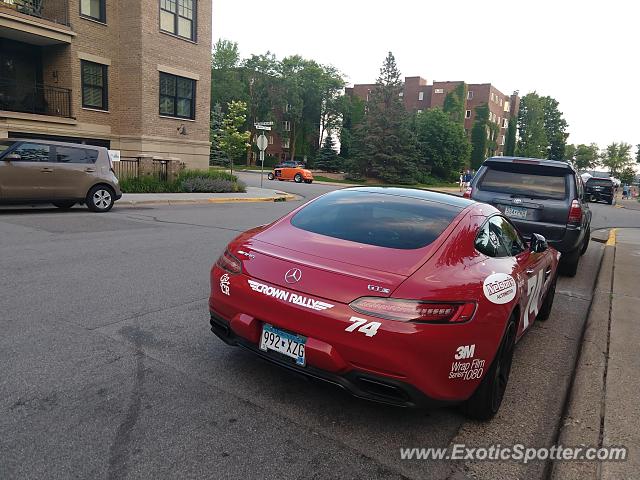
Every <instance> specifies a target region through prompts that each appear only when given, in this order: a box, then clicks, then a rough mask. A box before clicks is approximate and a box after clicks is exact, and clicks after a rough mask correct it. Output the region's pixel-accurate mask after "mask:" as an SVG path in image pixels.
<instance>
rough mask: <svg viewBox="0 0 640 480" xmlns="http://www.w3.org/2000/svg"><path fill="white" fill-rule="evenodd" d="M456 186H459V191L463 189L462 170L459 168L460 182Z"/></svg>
mask: <svg viewBox="0 0 640 480" xmlns="http://www.w3.org/2000/svg"><path fill="white" fill-rule="evenodd" d="M458 187H460V191H462V190H464V171H463V170H460V182H459V184H458Z"/></svg>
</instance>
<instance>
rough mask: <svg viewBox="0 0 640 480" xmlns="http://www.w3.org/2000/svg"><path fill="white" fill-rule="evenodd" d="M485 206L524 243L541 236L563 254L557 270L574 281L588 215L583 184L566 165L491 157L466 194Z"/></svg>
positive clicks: (585, 244)
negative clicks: (501, 215) (493, 209)
mask: <svg viewBox="0 0 640 480" xmlns="http://www.w3.org/2000/svg"><path fill="white" fill-rule="evenodd" d="M465 196H466V197H470V198H473V199H474V200H477V201H479V202H484V203H489V204H491V205H493V206H494V207H496V208H497V209H499V210H500V211H501V212H502V213H504V214H505V216H507V217H509V218H510V219H511V221H512V222H513V223H514V224H515V225H516V226H517V227H518V230H520V232H521V233H522V234H523V235H524V237H525V238H527V239H528V238H530V237H531V235H532V234H533V233H539V234H542V235H543V236H544V237H545V238H546V240H547V242H548V243H549V245H551V246H552V247H554V248H555V249H556V250H558V251H559V252H561V253H562V257H561V260H560V271H561V272H562V273H563V274H564V275H568V276H571V277H572V276H574V275H575V274H576V271H577V268H578V262H579V260H580V256H581V255H582V254H583V253H584V252H585V251H586V250H587V247H588V245H589V237H590V235H591V233H590V226H591V211H590V210H589V205H588V203H587V202H586V200H585V193H584V185H583V183H582V179H581V178H580V176H579V175H578V174H577V173H576V171H575V170H574V169H573V167H571V165H569V164H568V163H566V162H558V161H555V160H540V159H535V158H519V157H492V158H489V159H487V160H485V162H484V163H483V164H482V167H480V169H479V170H478V173H477V174H476V175H475V177H474V178H473V181H472V182H471V186H470V187H469V188H468V189H467V192H465Z"/></svg>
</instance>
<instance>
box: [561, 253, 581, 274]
mask: <svg viewBox="0 0 640 480" xmlns="http://www.w3.org/2000/svg"><path fill="white" fill-rule="evenodd" d="M579 261H580V250H579V249H578V250H574V251H573V252H569V253H565V254H563V255H562V257H560V273H562V274H563V275H565V276H567V277H575V276H576V272H577V271H578V262H579Z"/></svg>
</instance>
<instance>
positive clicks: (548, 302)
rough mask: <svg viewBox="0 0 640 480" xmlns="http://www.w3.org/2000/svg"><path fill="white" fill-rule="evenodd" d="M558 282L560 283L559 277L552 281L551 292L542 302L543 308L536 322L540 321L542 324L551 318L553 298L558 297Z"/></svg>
mask: <svg viewBox="0 0 640 480" xmlns="http://www.w3.org/2000/svg"><path fill="white" fill-rule="evenodd" d="M557 282H558V276H557V275H556V276H555V278H554V279H553V280H552V281H551V285H549V291H548V292H547V295H546V296H545V297H544V302H542V306H541V307H540V310H539V311H538V316H537V317H536V320H540V321H541V322H544V321H545V320H547V319H548V318H549V315H551V307H553V298H554V297H555V296H556V283H557Z"/></svg>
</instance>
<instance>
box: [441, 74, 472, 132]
mask: <svg viewBox="0 0 640 480" xmlns="http://www.w3.org/2000/svg"><path fill="white" fill-rule="evenodd" d="M466 102H467V84H466V83H464V82H461V83H460V84H458V86H457V87H456V88H454V89H453V90H452V91H450V92H449V93H447V96H446V97H445V99H444V105H443V107H442V109H443V110H444V111H445V113H448V114H449V116H450V117H451V119H452V120H453V121H454V122H457V123H460V124H462V125H464V116H465V110H466Z"/></svg>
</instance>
